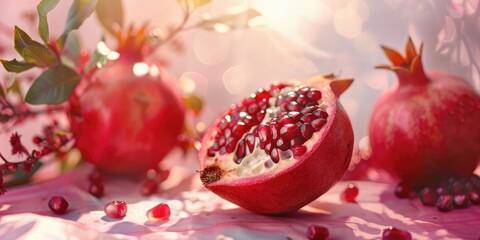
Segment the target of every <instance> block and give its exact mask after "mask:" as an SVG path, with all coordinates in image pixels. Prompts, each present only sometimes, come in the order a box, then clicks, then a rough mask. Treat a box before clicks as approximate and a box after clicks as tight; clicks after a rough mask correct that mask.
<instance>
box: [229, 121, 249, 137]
mask: <svg viewBox="0 0 480 240" xmlns="http://www.w3.org/2000/svg"><path fill="white" fill-rule="evenodd" d="M247 130H248V129H247V126H246V125H245V123H244V122H238V123H237V125H235V126H234V127H233V129H232V135H233V136H234V137H236V138H240V137H242V136H243V134H244V133H245V132H247Z"/></svg>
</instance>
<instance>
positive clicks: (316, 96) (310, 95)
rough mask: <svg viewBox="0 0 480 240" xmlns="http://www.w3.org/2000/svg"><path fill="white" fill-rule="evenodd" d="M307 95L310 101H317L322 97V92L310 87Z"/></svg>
mask: <svg viewBox="0 0 480 240" xmlns="http://www.w3.org/2000/svg"><path fill="white" fill-rule="evenodd" d="M307 97H308V98H310V100H312V101H318V100H320V99H321V98H322V92H320V91H318V90H316V89H312V90H311V91H309V92H308V93H307Z"/></svg>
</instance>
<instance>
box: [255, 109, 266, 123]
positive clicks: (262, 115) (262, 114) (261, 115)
mask: <svg viewBox="0 0 480 240" xmlns="http://www.w3.org/2000/svg"><path fill="white" fill-rule="evenodd" d="M264 118H265V110H261V111H260V112H258V113H256V114H255V119H256V120H257V122H259V123H260V122H262V121H263V119H264Z"/></svg>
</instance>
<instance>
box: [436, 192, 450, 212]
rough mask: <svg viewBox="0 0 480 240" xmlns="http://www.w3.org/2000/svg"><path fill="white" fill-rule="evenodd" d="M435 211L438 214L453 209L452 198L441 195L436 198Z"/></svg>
mask: <svg viewBox="0 0 480 240" xmlns="http://www.w3.org/2000/svg"><path fill="white" fill-rule="evenodd" d="M437 209H438V210H439V211H440V212H448V211H450V210H452V209H453V198H452V196H450V195H442V196H440V197H438V200H437Z"/></svg>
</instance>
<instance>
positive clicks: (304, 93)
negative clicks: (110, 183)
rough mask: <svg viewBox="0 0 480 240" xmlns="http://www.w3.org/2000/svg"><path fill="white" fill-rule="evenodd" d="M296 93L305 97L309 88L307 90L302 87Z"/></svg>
mask: <svg viewBox="0 0 480 240" xmlns="http://www.w3.org/2000/svg"><path fill="white" fill-rule="evenodd" d="M298 92H299V93H300V94H302V95H307V94H308V92H310V88H308V87H303V88H301V89H300V90H298Z"/></svg>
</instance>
